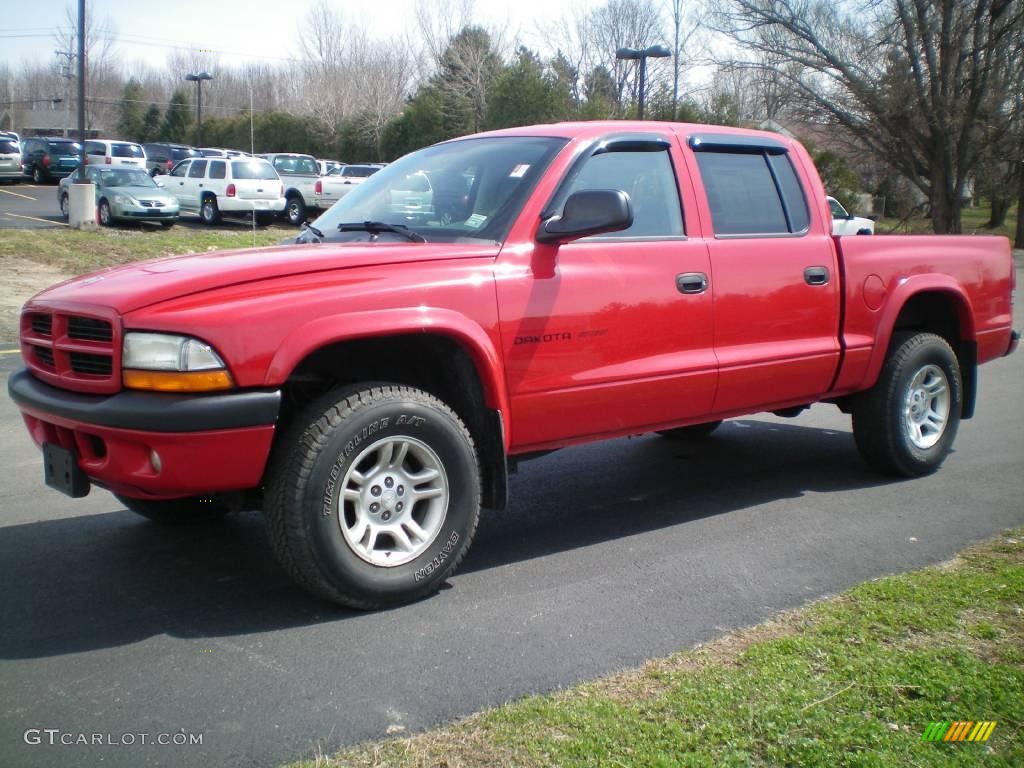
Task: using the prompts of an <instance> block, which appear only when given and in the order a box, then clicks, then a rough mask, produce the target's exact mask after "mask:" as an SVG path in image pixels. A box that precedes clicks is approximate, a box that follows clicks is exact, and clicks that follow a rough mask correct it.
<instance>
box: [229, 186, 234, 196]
mask: <svg viewBox="0 0 1024 768" xmlns="http://www.w3.org/2000/svg"><path fill="white" fill-rule="evenodd" d="M234 196H235V185H234V184H228V197H234Z"/></svg>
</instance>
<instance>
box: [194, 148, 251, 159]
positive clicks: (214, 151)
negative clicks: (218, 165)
mask: <svg viewBox="0 0 1024 768" xmlns="http://www.w3.org/2000/svg"><path fill="white" fill-rule="evenodd" d="M199 152H200V153H201V154H202V156H203V157H250V155H249V153H248V152H243V151H242V150H240V149H221V148H220V147H201V148H200V149H199Z"/></svg>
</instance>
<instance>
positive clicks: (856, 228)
mask: <svg viewBox="0 0 1024 768" xmlns="http://www.w3.org/2000/svg"><path fill="white" fill-rule="evenodd" d="M828 207H829V210H830V211H831V212H832V234H833V235H873V234H875V222H873V221H872V220H871V219H864V218H861V217H860V216H854V215H853V214H852V213H847V211H846V209H845V208H843V205H842V203H840V202H839V201H838V200H836V199H835V198H834V197H829V198H828Z"/></svg>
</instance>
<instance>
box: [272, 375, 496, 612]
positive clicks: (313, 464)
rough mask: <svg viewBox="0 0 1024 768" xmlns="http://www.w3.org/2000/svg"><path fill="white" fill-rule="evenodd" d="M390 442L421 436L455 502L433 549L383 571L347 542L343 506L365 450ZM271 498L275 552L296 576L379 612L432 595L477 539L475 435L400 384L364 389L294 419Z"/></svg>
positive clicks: (278, 458)
mask: <svg viewBox="0 0 1024 768" xmlns="http://www.w3.org/2000/svg"><path fill="white" fill-rule="evenodd" d="M388 438H395V439H397V438H412V439H414V440H418V441H421V442H422V443H423V444H425V445H427V446H428V447H429V448H430V449H431V450H432V451H434V452H436V455H437V456H438V458H439V459H440V461H441V465H442V467H443V469H444V474H445V476H446V482H447V492H448V496H447V506H446V508H445V513H444V517H443V521H442V522H441V523H440V528H439V529H438V531H437V533H436V535H435V536H434V538H433V540H432V541H431V543H430V544H429V545H426V548H425V549H424V550H423V551H422V552H421V553H419V554H418V555H417V556H416V557H415V558H414V559H412V560H411V561H409V562H407V563H404V564H401V565H395V566H387V567H383V566H378V565H374V564H372V563H371V562H368V561H367V560H366V559H365V558H364V557H363V556H361V555H360V554H358V553H357V552H356V551H355V549H354V548H353V547H352V546H351V545H350V544H349V543H348V540H347V539H346V536H345V534H343V532H342V526H343V525H344V524H345V522H344V518H343V517H342V516H341V514H340V513H339V505H340V504H341V499H342V496H343V491H344V488H343V485H344V482H345V478H346V477H347V474H346V473H348V472H349V471H351V470H352V469H353V468H354V467H353V464H354V463H355V462H356V461H357V460H358V458H359V456H360V453H361V451H364V450H366V449H368V448H371V447H372V446H373V445H375V444H376V443H377V442H378V441H383V440H386V439H388ZM265 499H266V501H265V505H264V511H265V513H266V518H267V530H268V535H269V537H270V544H271V548H272V549H273V551H274V554H275V555H276V557H277V559H278V561H279V562H280V564H281V565H282V567H283V568H284V569H285V571H287V572H288V574H289V575H290V576H291V578H292V579H293V580H294V581H296V582H297V583H298V584H299V585H301V586H302V587H304V588H305V589H307V590H309V591H310V592H312V593H314V594H316V595H319V596H320V597H323V598H325V599H327V600H330V601H332V602H335V603H338V604H341V605H344V606H348V607H351V608H358V609H363V610H373V609H378V608H385V607H388V606H393V605H398V604H401V603H407V602H410V601H412V600H417V599H419V598H422V597H425V596H427V595H429V594H431V593H433V592H435V591H437V590H438V589H439V588H440V587H441V585H442V584H443V583H444V581H445V580H446V579H447V578H448V577H449V576H451V574H452V573H454V571H455V569H456V568H457V567H458V565H459V563H460V562H461V561H462V558H463V557H464V556H465V555H466V552H467V551H468V550H469V547H470V544H471V543H472V540H473V536H474V534H475V533H476V526H477V521H478V519H479V514H480V468H479V463H478V459H477V454H476V450H475V447H474V444H473V438H472V437H471V435H470V433H469V430H468V429H467V428H466V426H465V424H463V422H462V420H461V419H460V418H459V417H458V416H457V415H456V414H455V412H454V411H453V410H452V409H451V408H449V407H448V406H447V405H445V404H444V403H443V402H441V401H440V400H438V399H437V398H436V397H434V396H433V395H430V394H428V393H426V392H423V391H421V390H418V389H414V388H412V387H406V386H399V385H394V384H384V383H363V384H355V385H350V386H346V387H341V388H338V389H336V390H334V391H333V392H330V393H328V394H327V395H325V396H324V397H322V398H320V399H319V400H317V401H316V402H314V403H312V404H310V405H309V407H307V408H306V409H305V410H304V411H303V412H302V413H300V414H298V415H297V416H296V417H295V419H294V420H293V421H292V423H291V425H290V426H289V427H288V428H287V429H286V430H285V432H284V434H283V435H282V437H281V439H280V440H279V441H278V442H277V443H276V444H275V447H274V451H273V455H272V456H271V461H270V468H269V471H268V477H267V483H266V487H265ZM411 509H412V508H411Z"/></svg>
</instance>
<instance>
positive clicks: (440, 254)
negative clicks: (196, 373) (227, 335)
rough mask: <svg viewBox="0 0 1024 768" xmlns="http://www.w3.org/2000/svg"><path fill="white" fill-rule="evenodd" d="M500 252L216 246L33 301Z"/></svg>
mask: <svg viewBox="0 0 1024 768" xmlns="http://www.w3.org/2000/svg"><path fill="white" fill-rule="evenodd" d="M497 254H498V246H497V245H479V244H472V245H469V244H462V243H404V242H396V243H392V242H384V243H380V242H377V243H322V244H313V245H285V246H275V247H270V248H251V249H246V250H239V251H216V252H210V253H197V254H193V255H189V256H171V257H167V258H162V259H154V260H151V261H141V262H137V263H135V264H125V265H123V266H119V267H110V268H108V269H104V270H100V271H99V272H93V273H91V274H88V275H82V276H81V277H75V278H72V279H71V280H67V281H66V282H63V283H60V284H58V285H55V286H53V287H52V288H48V289H46V290H45V291H43V292H42V293H39V294H37V295H36V296H34V297H33V298H32V299H30V301H29V303H30V304H31V303H34V302H55V303H61V304H65V305H67V304H81V305H93V306H103V307H110V308H112V309H114V310H116V311H117V312H118V313H120V314H125V313H127V312H132V311H134V310H136V309H141V308H142V307H148V306H150V305H151V304H157V303H159V302H161V301H167V300H168V299H174V298H178V297H181V296H186V295H188V294H193V293H201V292H203V291H210V290H214V289H216V288H226V287H228V286H232V285H238V284H240V283H249V282H255V281H259V280H272V279H274V278H279V277H288V276H290V275H297V274H309V273H314V272H329V271H332V270H338V269H350V268H352V267H367V266H378V265H383V264H400V263H403V262H410V261H417V262H421V261H437V260H441V259H471V258H494V257H495V256H497Z"/></svg>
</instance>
